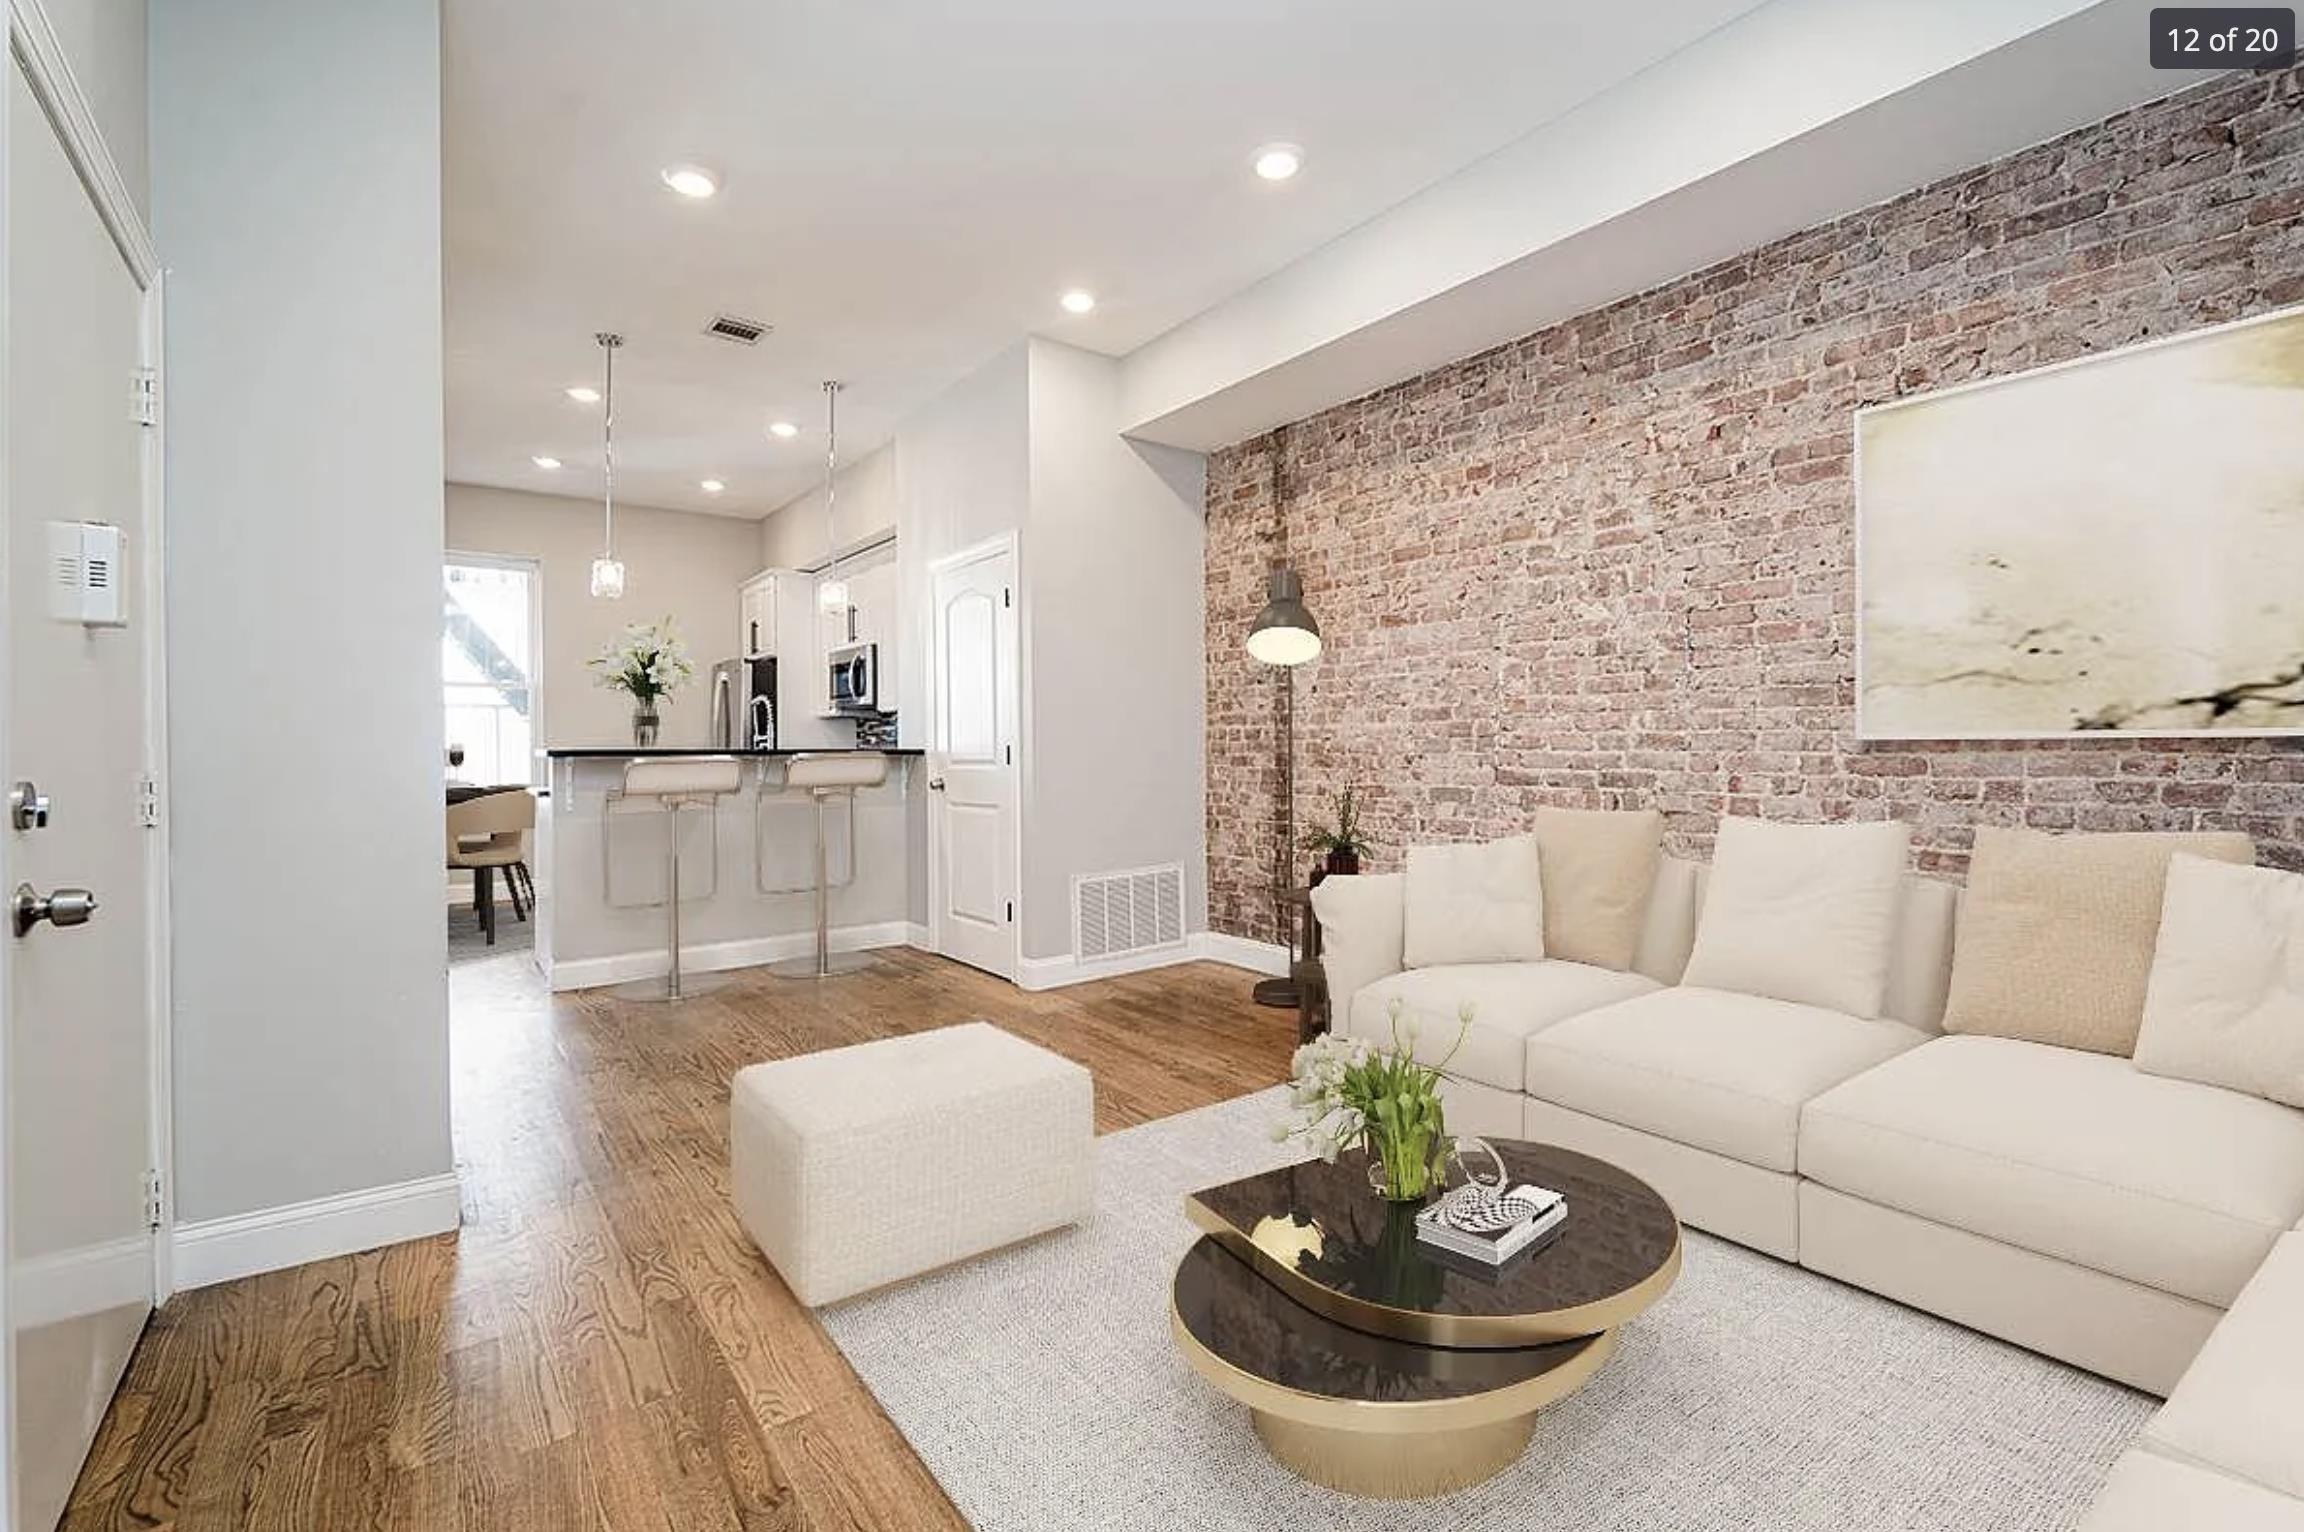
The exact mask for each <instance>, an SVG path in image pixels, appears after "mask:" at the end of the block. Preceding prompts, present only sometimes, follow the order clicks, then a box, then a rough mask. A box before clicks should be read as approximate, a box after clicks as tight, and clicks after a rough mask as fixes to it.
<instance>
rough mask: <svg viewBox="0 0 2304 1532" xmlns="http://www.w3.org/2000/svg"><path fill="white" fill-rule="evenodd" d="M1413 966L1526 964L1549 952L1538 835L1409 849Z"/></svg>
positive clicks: (1408, 943)
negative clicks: (1546, 947) (1545, 938)
mask: <svg viewBox="0 0 2304 1532" xmlns="http://www.w3.org/2000/svg"><path fill="white" fill-rule="evenodd" d="M1406 901H1407V902H1406V911H1407V926H1406V931H1405V941H1404V944H1403V950H1402V952H1401V958H1402V960H1403V961H1404V962H1405V963H1406V964H1407V966H1409V967H1410V968H1435V967H1438V966H1440V965H1441V964H1444V963H1527V962H1534V961H1535V960H1536V959H1538V958H1541V957H1542V956H1543V955H1544V880H1543V876H1542V873H1541V871H1540V870H1539V866H1538V862H1537V853H1536V837H1535V836H1533V835H1515V836H1513V837H1512V838H1511V839H1510V840H1499V841H1490V842H1488V843H1487V844H1485V845H1463V846H1415V847H1412V848H1410V850H1409V852H1408V886H1407V894H1406Z"/></svg>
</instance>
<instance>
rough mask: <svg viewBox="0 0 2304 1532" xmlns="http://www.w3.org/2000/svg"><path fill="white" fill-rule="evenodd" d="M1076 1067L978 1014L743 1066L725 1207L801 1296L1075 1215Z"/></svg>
mask: <svg viewBox="0 0 2304 1532" xmlns="http://www.w3.org/2000/svg"><path fill="white" fill-rule="evenodd" d="M1095 1136H1096V1121H1095V1098H1094V1094H1093V1092H1092V1090H1091V1088H1090V1085H1089V1080H1088V1071H1087V1070H1085V1069H1082V1068H1081V1067H1080V1066H1079V1065H1077V1064H1075V1063H1073V1062H1071V1061H1070V1060H1068V1059H1061V1058H1058V1057H1057V1056H1056V1055H1055V1054H1053V1053H1050V1052H1048V1051H1047V1050H1046V1049H1045V1048H1036V1047H1034V1046H1033V1045H1032V1044H1030V1043H1028V1042H1025V1041H1024V1040H1023V1039H1022V1038H1018V1037H1012V1036H1010V1035H1009V1034H1008V1033H1006V1032H1003V1031H1001V1030H1000V1029H999V1028H998V1027H995V1026H993V1025H991V1024H990V1023H989V1022H982V1021H971V1022H966V1023H964V1024H962V1025H960V1026H956V1027H944V1028H940V1029H939V1030H937V1031H934V1032H917V1033H914V1034H912V1035H910V1036H907V1037H891V1038H887V1039H884V1040H883V1041H880V1042H876V1043H859V1044H857V1045H856V1046H855V1047H852V1048H833V1049H830V1050H828V1051H826V1052H823V1053H809V1054H803V1055H801V1056H800V1057H799V1058H793V1059H779V1060H778V1061H776V1062H775V1063H772V1064H754V1065H753V1066H751V1067H750V1068H749V1069H744V1070H741V1071H739V1072H738V1073H737V1075H736V1079H735V1083H734V1085H733V1086H732V1087H731V1090H730V1097H729V1102H728V1157H729V1168H730V1171H731V1176H730V1180H731V1182H732V1184H733V1187H734V1191H735V1198H736V1216H737V1217H738V1218H740V1219H742V1220H743V1223H744V1227H745V1229H746V1230H747V1231H749V1232H750V1234H751V1235H752V1238H753V1239H754V1240H756V1241H757V1242H758V1243H759V1246H760V1249H761V1250H762V1251H763V1252H764V1253H765V1254H766V1255H767V1257H768V1259H769V1261H770V1262H771V1263H773V1264H774V1266H775V1267H776V1269H777V1271H779V1272H780V1273H782V1274H783V1277H784V1281H785V1282H786V1284H787V1285H789V1286H790V1287H791V1289H792V1291H793V1292H794V1293H795V1294H797V1295H798V1297H799V1299H800V1301H801V1302H802V1303H806V1304H810V1305H814V1304H821V1303H830V1302H832V1301H834V1300H835V1299H839V1298H845V1297H848V1296H849V1295H850V1294H852V1293H860V1292H863V1291H864V1290H865V1289H867V1288H873V1287H879V1286H881V1285H883V1284H885V1283H889V1282H895V1281H899V1280H901V1279H902V1278H905V1277H910V1276H916V1275H918V1274H919V1273H921V1272H924V1271H928V1270H931V1269H933V1268H935V1267H938V1266H944V1265H948V1264H950V1263H951V1262H953V1261H958V1260H964V1259H966V1258H967V1257H969V1256H972V1255H981V1254H982V1253H983V1252H985V1251H987V1250H993V1249H997V1248H998V1247H999V1246H1002V1245H1007V1244H1013V1243H1015V1242H1016V1241H1017V1240H1020V1239H1025V1238H1028V1237H1030V1236H1031V1235H1034V1234H1040V1233H1044V1232H1046V1231H1047V1230H1049V1229H1054V1228H1058V1227H1061V1226H1062V1225H1064V1224H1068V1223H1077V1222H1078V1221H1079V1220H1080V1219H1081V1218H1082V1217H1084V1216H1086V1214H1087V1212H1088V1205H1089V1202H1090V1200H1091V1199H1092V1197H1093V1196H1094V1193H1095V1165H1094V1160H1093V1154H1094V1150H1095Z"/></svg>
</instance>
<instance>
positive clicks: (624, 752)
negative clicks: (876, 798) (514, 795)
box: [544, 745, 922, 761]
mask: <svg viewBox="0 0 2304 1532" xmlns="http://www.w3.org/2000/svg"><path fill="white" fill-rule="evenodd" d="M921 753H922V752H921V751H919V750H918V749H914V748H909V747H906V748H898V747H896V746H890V747H889V748H887V749H885V750H883V749H878V748H875V747H873V746H870V745H812V746H805V747H800V748H795V749H785V748H782V747H780V746H779V747H776V748H773V749H763V750H712V749H708V748H706V749H700V748H698V747H696V746H694V745H646V746H640V745H556V746H554V747H552V748H551V749H549V750H546V751H545V752H544V755H545V757H546V759H548V760H554V761H653V760H658V759H661V758H663V757H666V756H682V755H734V756H742V757H744V758H746V759H750V758H753V757H759V758H762V759H766V760H774V759H776V758H778V757H780V756H787V755H887V756H894V757H896V758H897V759H899V760H903V759H908V758H910V757H913V756H917V755H919V754H921Z"/></svg>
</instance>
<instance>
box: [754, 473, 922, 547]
mask: <svg viewBox="0 0 2304 1532" xmlns="http://www.w3.org/2000/svg"><path fill="white" fill-rule="evenodd" d="M833 489H834V491H835V493H834V494H833V497H832V510H833V515H834V518H835V523H836V524H835V526H834V528H833V534H834V536H835V538H836V539H837V546H838V547H839V549H840V551H841V552H843V553H845V552H847V551H848V550H849V549H851V548H854V547H856V546H857V545H859V544H861V543H868V542H873V541H876V540H877V539H879V538H882V537H885V536H887V535H888V534H889V533H891V532H893V531H895V530H896V523H897V521H898V520H899V519H900V517H901V515H902V506H901V504H900V503H899V501H898V497H897V489H896V447H895V444H894V443H893V442H891V443H890V444H889V445H887V446H885V447H881V448H879V449H878V450H877V451H874V452H871V453H868V454H866V455H865V456H863V457H860V458H858V459H857V460H856V461H855V462H853V463H851V464H849V465H848V466H847V467H846V468H843V469H841V470H840V472H839V473H838V474H837V475H836V476H835V478H834V483H833ZM824 537H825V526H824V488H823V486H822V485H818V486H817V487H816V488H814V489H812V490H810V491H809V492H808V493H806V494H804V495H802V496H801V497H800V498H799V499H797V500H792V501H788V502H787V503H785V504H784V505H781V506H778V507H777V508H776V510H775V511H774V512H773V513H772V514H770V515H768V516H765V517H763V518H761V521H760V567H761V568H763V569H809V568H812V567H814V566H815V565H817V564H820V563H822V562H823V561H824Z"/></svg>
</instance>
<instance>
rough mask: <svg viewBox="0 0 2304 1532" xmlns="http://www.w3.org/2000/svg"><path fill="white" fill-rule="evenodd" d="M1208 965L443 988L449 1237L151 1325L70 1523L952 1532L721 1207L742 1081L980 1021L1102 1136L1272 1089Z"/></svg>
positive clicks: (1249, 1021) (1270, 1032)
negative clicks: (1006, 975) (1061, 980)
mask: <svg viewBox="0 0 2304 1532" xmlns="http://www.w3.org/2000/svg"><path fill="white" fill-rule="evenodd" d="M1248 988H1249V979H1248V976H1246V975H1244V974H1242V973H1240V972H1238V971H1237V970H1234V969H1230V968H1225V967H1221V966H1218V965H1215V964H1192V965H1187V966H1183V967H1178V968H1170V969H1160V970H1156V971H1153V972H1150V973H1144V974H1135V975H1130V976H1128V977H1126V978H1121V979H1113V980H1106V981H1103V982H1100V983H1097V984H1092V985H1081V986H1078V987H1075V988H1071V989H1064V990H1054V991H1048V992H1045V993H1040V994H1026V993H1024V992H1022V991H1020V990H1017V989H1014V988H1012V987H1010V986H1009V985H1007V984H1004V983H1001V982H999V981H997V980H994V979H991V978H988V977H986V976H985V975H982V974H979V973H976V972H974V971H972V970H970V969H967V968H963V967H961V966H959V965H957V964H954V963H949V962H945V961H944V960H942V959H939V958H935V957H931V956H928V955H926V954H923V953H917V952H911V951H895V952H890V953H887V954H885V955H884V961H883V962H882V963H881V965H880V966H879V967H878V968H877V969H875V970H873V971H871V972H867V973H864V974H858V975H854V976H851V977H847V978H843V979H839V980H835V981H832V982H829V983H824V984H816V983H812V982H797V983H796V982H792V981H785V980H777V979H773V978H770V977H768V976H766V975H764V974H759V973H752V974H746V975H740V976H738V977H737V982H735V983H734V984H732V985H730V986H729V987H728V988H727V989H725V990H722V991H720V992H718V993H716V994H714V995H711V996H708V997H704V998H702V999H699V1000H697V1001H694V1002H691V1003H689V1004H686V1005H683V1006H679V1007H665V1006H649V1005H637V1004H632V1003H629V1002H625V1001H620V1000H618V999H616V998H615V997H614V996H613V995H610V994H608V993H606V992H604V991H592V992H583V993H579V994H574V995H565V996H558V997H554V996H551V995H548V994H547V993H545V992H544V990H543V988H542V985H541V983H540V982H539V981H538V980H537V979H536V978H535V976H534V974H533V972H532V971H531V972H525V973H524V972H523V969H522V963H521V960H520V959H519V958H511V959H506V960H499V961H495V962H491V963H486V964H479V965H474V966H473V967H469V968H465V969H461V970H459V971H458V972H457V973H456V974H455V975H454V976H453V980H452V994H453V997H454V1005H453V1026H454V1044H455V1069H456V1081H455V1083H456V1149H457V1159H458V1166H459V1172H460V1175H461V1177H462V1181H463V1196H464V1225H463V1227H462V1228H461V1229H460V1230H459V1231H458V1232H457V1233H456V1234H454V1235H450V1236H443V1237H441V1238H439V1239H431V1240H420V1241H414V1242H411V1243H409V1244H406V1245H397V1246H393V1247H391V1248H390V1249H387V1250H382V1251H370V1252H367V1253H364V1254H361V1255H356V1256H346V1257H342V1258H339V1259H336V1260H330V1261H321V1262H316V1263H314V1264H312V1265H310V1266H304V1267H299V1268H296V1269H295V1270H293V1271H287V1272H276V1273H273V1274H270V1275H268V1276H264V1277H257V1278H252V1279H250V1280H248V1281H245V1282H236V1283H230V1284H226V1285H224V1286H220V1287H214V1288H208V1289H204V1290H202V1291H199V1292H194V1293H187V1294H184V1295H182V1296H180V1297H178V1298H177V1299H176V1300H175V1301H173V1302H172V1303H170V1304H169V1305H168V1307H167V1309H166V1310H164V1311H163V1312H162V1313H160V1314H159V1315H157V1316H155V1318H154V1320H153V1323H152V1325H151V1327H150V1328H149V1329H148V1330H147V1332H146V1334H145V1339H144V1342H143V1344H142V1346H141V1347H140V1348H139V1349H138V1352H137V1355H136V1357H135V1359H134V1361H133V1362H132V1363H131V1365H130V1367H129V1373H128V1378H127V1380H126V1382H125V1383H124V1385H123V1386H122V1389H121V1393H120V1395H119V1397H118V1398H117V1399H116V1400H115V1401H114V1403H113V1407H112V1410H111V1413H110V1414H109V1415H108V1416H107V1418H106V1420H105V1423H104V1426H103V1429H102V1430H101V1431H100V1432H99V1433H98V1436H97V1440H96V1445H95V1448H94V1450H93V1451H92V1452H91V1454H90V1457H89V1462H88V1466H87V1468H86V1470H85V1471H84V1472H83V1473H82V1475H81V1481H80V1484H79V1487H78V1489H77V1490H76V1491H75V1493H74V1496H73V1499H72V1503H71V1506H70V1508H69V1509H68V1511H67V1512H66V1515H65V1519H64V1523H63V1527H64V1532H128V1529H136V1532H225V1529H229V1532H359V1529H371V1528H372V1529H376V1532H483V1529H490V1528H498V1527H501V1528H506V1529H521V1532H526V1529H532V1528H537V1529H551V1532H562V1529H567V1532H670V1529H672V1528H678V1529H681V1532H690V1529H696V1532H703V1529H713V1532H727V1529H735V1532H830V1529H841V1532H879V1529H903V1532H934V1529H938V1528H956V1527H960V1526H963V1525H965V1523H964V1522H963V1521H962V1520H961V1518H960V1516H959V1514H958V1513H957V1512H956V1511H955V1510H954V1509H953V1508H952V1505H951V1503H950V1502H949V1501H948V1500H947V1499H946V1498H945V1496H944V1493H943V1491H942V1490H941V1489H940V1488H939V1487H938V1486H937V1484H936V1481H935V1479H934V1478H933V1477H932V1476H931V1475H930V1474H929V1473H928V1471H927V1470H926V1468H925V1467H924V1466H923V1465H922V1464H921V1463H920V1461H919V1459H918V1457H917V1456H915V1455H914V1453H913V1452H912V1450H911V1448H910V1447H909V1446H908V1445H906V1443H905V1441H904V1439H903V1437H902V1436H901V1435H900V1434H899V1433H898V1432H897V1431H896V1429H895V1427H894V1426H892V1425H891V1424H890V1423H889V1422H888V1420H887V1418H886V1416H884V1415H883V1414H882V1413H881V1411H880V1408H879V1406H878V1405H877V1404H876V1403H875V1402H874V1401H873V1399H872V1396H871V1394H870V1393H869V1392H868V1391H867V1390H866V1389H865V1388H864V1386H863V1384H862V1383H861V1382H860V1381H859V1380H858V1379H857V1377H856V1375H855V1372H854V1370H853V1369H851V1368H850V1367H849V1365H848V1363H847V1360H846V1359H845V1358H844V1357H842V1356H841V1354H840V1352H839V1350H838V1348H837V1347H835V1346H834V1345H833V1344H832V1342H831V1340H830V1338H829V1337H828V1336H826V1335H825V1333H824V1331H823V1328H822V1327H821V1326H820V1325H818V1324H817V1323H816V1320H815V1317H814V1316H813V1315H812V1314H811V1313H810V1312H809V1311H808V1310H807V1309H806V1308H804V1307H802V1306H801V1305H800V1304H799V1303H798V1302H797V1301H796V1300H795V1299H794V1298H793V1297H792V1295H791V1293H790V1292H789V1291H788V1290H787V1289H786V1288H785V1286H784V1284H783V1282H782V1281H781V1280H780V1279H779V1278H778V1277H777V1275H776V1273H775V1271H774V1269H773V1268H771V1267H770V1266H769V1265H768V1264H767V1262H766V1261H765V1260H763V1259H762V1258H761V1256H760V1254H759V1252H758V1251H757V1250H756V1249H754V1248H753V1246H752V1244H751V1241H750V1240H749V1239H747V1238H746V1237H745V1236H744V1233H743V1230H742V1228H741V1226H740V1225H739V1224H738V1223H737V1221H736V1218H735V1214H734V1211H733V1209H732V1208H731V1207H730V1205H729V1201H728V1171H727V1131H728V1105H727V1093H728V1080H729V1077H730V1076H731V1075H733V1074H734V1073H735V1072H736V1070H738V1069H740V1068H742V1067H744V1066H745V1065H747V1064H752V1063H757V1062H760V1061H762V1060H765V1059H772V1058H782V1057H788V1056H790V1055H792V1054H797V1053H805V1052H812V1051H815V1050H817V1049H821V1048H831V1047H840V1046H843V1045H845V1044H849V1043H858V1042H867V1041H871V1040H873V1039H875V1038H881V1037H893V1036H897V1035H900V1034H903V1033H906V1032H915V1031H921V1030H924V1029H927V1028H931V1027H937V1026H945V1025H949V1024H951V1023H954V1022H958V1021H964V1020H972V1019H978V1018H981V1019H985V1020H989V1021H992V1022H994V1023H996V1024H998V1025H1000V1026H1002V1027H1005V1028H1007V1029H1008V1030H1010V1031H1012V1032H1014V1033H1016V1034H1017V1035H1018V1036H1020V1037H1024V1038H1027V1039H1029V1040H1031V1041H1033V1042H1036V1043H1039V1044H1041V1045H1042V1046H1043V1047H1047V1048H1050V1049H1053V1050H1054V1051H1056V1052H1058V1053H1061V1054H1063V1055H1065V1056H1066V1057H1068V1058H1072V1059H1075V1060H1077V1061H1079V1062H1080V1063H1082V1064H1084V1065H1086V1066H1087V1067H1088V1068H1089V1070H1090V1071H1091V1072H1092V1073H1093V1075H1094V1076H1095V1082H1096V1118H1097V1126H1098V1128H1099V1130H1100V1131H1104V1132H1110V1131H1112V1130H1114V1129H1117V1128H1122V1127H1130V1126H1134V1125H1135V1124H1137V1123H1141V1122H1147V1121H1151V1120H1153V1119H1155V1118H1159V1117H1164V1116H1168V1115H1170V1114H1172V1113H1175V1112H1180V1111H1185V1110H1189V1109H1190V1108H1193V1107H1198V1106H1205V1105H1208V1104H1209V1103H1211V1102H1215V1101H1221V1100H1226V1099H1229V1098H1231V1097H1233V1096H1237V1095H1240V1094H1242V1093H1244V1092H1247V1091H1251V1090H1256V1089H1260V1088H1262V1087H1263V1086H1266V1085H1270V1084H1273V1083H1276V1082H1277V1081H1279V1080H1280V1079H1282V1078H1284V1077H1285V1075H1286V1072H1287V1064H1288V1057H1289V1053H1290V1051H1291V1049H1292V1048H1293V1046H1294V1042H1295V1018H1294V1016H1293V1014H1292V1013H1290V1012H1284V1011H1277V1010H1270V1009H1262V1008H1259V1007H1256V1006H1254V1005H1253V1004H1251V1003H1250V1001H1249V998H1248Z"/></svg>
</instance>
